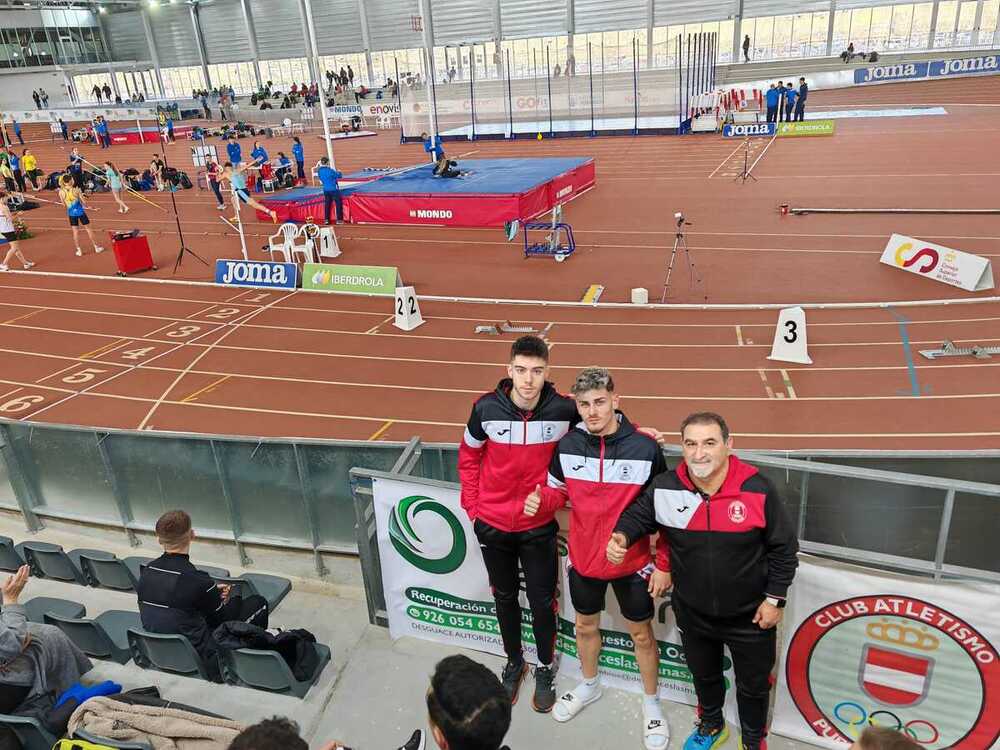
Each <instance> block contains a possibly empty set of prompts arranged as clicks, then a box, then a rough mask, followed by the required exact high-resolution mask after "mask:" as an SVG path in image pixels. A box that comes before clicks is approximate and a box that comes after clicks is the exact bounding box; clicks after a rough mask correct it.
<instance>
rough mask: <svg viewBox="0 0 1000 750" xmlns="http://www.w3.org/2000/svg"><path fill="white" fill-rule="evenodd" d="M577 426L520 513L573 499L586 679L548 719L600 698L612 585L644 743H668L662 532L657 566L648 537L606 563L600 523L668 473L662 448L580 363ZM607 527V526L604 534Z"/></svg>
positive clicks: (572, 547) (575, 581) (573, 569)
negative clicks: (659, 616)
mask: <svg viewBox="0 0 1000 750" xmlns="http://www.w3.org/2000/svg"><path fill="white" fill-rule="evenodd" d="M570 392H571V393H572V394H573V398H574V399H575V401H576V408H577V412H579V415H580V419H581V420H582V423H581V424H580V426H579V427H578V428H577V429H575V430H570V431H569V432H568V433H567V434H566V435H565V436H564V437H563V438H562V440H560V441H559V444H558V446H557V448H556V451H555V453H553V454H552V462H551V463H550V464H549V476H548V483H547V486H546V487H544V488H543V487H540V486H538V487H535V489H534V491H533V492H532V493H531V494H530V495H528V497H527V499H526V500H525V503H524V513H525V515H528V516H534V515H536V514H537V513H538V512H539V511H540V510H545V511H548V510H549V509H559V508H562V507H564V506H565V505H567V504H569V506H570V508H571V513H570V523H569V562H570V566H569V595H570V599H571V600H572V602H573V609H575V610H576V646H577V654H578V656H579V659H580V667H581V670H582V672H583V681H582V682H581V683H580V684H579V685H577V686H576V687H575V688H573V689H572V690H570V691H569V692H568V693H566V694H565V695H563V696H562V697H561V698H560V699H559V700H558V701H557V702H556V704H555V707H554V708H553V709H552V718H554V719H555V720H556V721H559V722H565V721H569V720H570V719H572V718H573V717H575V716H576V715H577V714H578V713H579V712H580V711H582V710H583V709H584V708H585V707H586V706H588V705H590V704H591V703H593V702H594V701H596V700H597V699H598V698H600V697H601V693H602V690H601V683H600V677H599V675H598V672H597V667H598V657H599V656H600V652H601V631H600V625H601V612H603V611H604V603H605V597H606V596H607V591H608V585H609V584H610V585H611V588H612V589H613V590H614V592H615V598H616V599H617V600H618V606H619V609H620V610H621V613H622V617H624V618H625V619H626V620H627V621H628V632H629V635H630V636H631V638H632V643H633V648H634V651H635V660H636V663H637V664H638V666H639V674H640V676H641V679H642V688H643V693H644V696H643V702H642V739H643V745H644V747H646V748H647V750H664V748H666V746H667V743H668V742H669V741H670V731H669V729H668V727H667V722H666V719H665V718H664V716H663V709H662V708H661V707H660V699H659V674H658V671H659V662H660V655H659V651H658V650H657V646H656V636H655V635H653V614H654V606H653V597H654V596H656V597H659V596H663V595H664V593H666V591H667V590H668V589H669V588H670V585H671V581H670V560H669V556H668V555H667V549H666V542H665V539H666V535H665V533H664V532H660V541H659V543H658V544H657V554H656V564H655V565H654V564H653V558H652V556H651V555H650V551H649V544H648V543H644V544H635V545H633V546H632V548H631V549H630V550H629V553H628V555H627V556H626V558H625V560H624V561H623V562H622V563H621V564H617V565H613V564H611V563H609V562H608V561H607V559H606V556H605V554H604V546H605V540H604V538H603V536H602V534H601V532H600V531H599V530H600V529H605V530H606V529H608V528H611V524H613V523H614V522H615V521H616V520H617V519H618V516H619V514H620V513H621V512H622V511H623V510H624V509H625V508H627V507H628V505H629V504H630V503H631V502H632V501H633V500H635V498H636V497H638V495H639V493H640V492H642V491H643V490H644V489H645V488H646V487H648V486H649V484H650V482H651V481H652V479H653V477H655V476H657V475H658V474H661V473H662V472H664V471H666V469H667V464H666V461H665V460H664V459H663V453H662V451H661V450H660V447H659V446H658V445H657V444H656V441H655V440H652V439H651V438H649V437H648V436H646V435H643V434H642V433H640V432H638V431H637V430H636V429H635V425H633V424H632V423H631V422H630V421H629V420H628V419H627V418H626V417H625V415H624V414H622V412H620V411H619V410H618V404H619V397H618V394H617V393H616V392H615V383H614V379H613V378H612V377H611V373H610V372H608V371H607V370H605V369H604V368H603V367H588V368H587V369H585V370H583V371H582V372H581V373H580V374H579V375H578V376H577V378H576V382H575V383H573V387H572V388H570ZM605 533H606V532H605Z"/></svg>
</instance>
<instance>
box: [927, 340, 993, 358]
mask: <svg viewBox="0 0 1000 750" xmlns="http://www.w3.org/2000/svg"><path fill="white" fill-rule="evenodd" d="M920 354H922V355H923V356H924V357H926V358H927V359H940V358H941V357H975V358H976V359H991V358H992V357H993V355H995V354H996V355H1000V346H979V345H978V344H974V345H972V346H967V347H958V346H955V344H953V343H952V342H951V341H945V342H944V343H943V344H941V348H940V349H921V350H920Z"/></svg>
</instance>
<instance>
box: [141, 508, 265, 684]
mask: <svg viewBox="0 0 1000 750" xmlns="http://www.w3.org/2000/svg"><path fill="white" fill-rule="evenodd" d="M156 538H157V540H158V541H159V543H160V546H161V547H163V555H161V556H160V557H158V558H156V559H155V560H153V561H151V562H150V563H149V564H148V565H146V566H144V567H143V568H142V569H141V572H140V574H139V587H138V596H139V616H140V617H141V618H142V627H143V628H145V629H146V630H148V631H150V632H151V633H169V634H179V635H183V636H185V637H186V638H187V639H188V640H189V641H191V645H192V646H194V648H195V650H196V651H197V652H198V653H199V654H200V655H201V657H202V659H203V660H204V661H205V665H206V667H207V668H208V671H209V674H210V676H211V677H212V679H214V680H216V681H218V680H219V679H220V675H219V664H218V658H217V652H218V649H217V647H216V645H215V642H214V641H213V640H212V636H211V631H212V630H214V629H215V628H216V627H217V626H218V625H220V624H222V623H223V622H229V621H231V620H240V621H243V622H249V623H252V624H254V625H258V626H260V627H262V628H266V627H267V618H268V611H267V601H266V600H265V599H264V597H262V596H257V595H254V596H249V597H246V598H243V597H241V596H238V595H236V594H234V593H233V592H232V590H231V588H230V586H228V585H224V584H216V583H215V581H213V580H212V578H211V577H210V576H209V575H208V573H205V572H204V571H201V570H198V569H197V568H196V567H195V566H194V565H192V564H191V560H190V557H189V553H190V551H191V540H192V539H194V530H193V529H192V528H191V516H189V515H188V514H187V513H185V512H184V511H183V510H171V511H168V512H166V513H164V514H163V515H162V516H160V518H159V520H158V521H157V522H156Z"/></svg>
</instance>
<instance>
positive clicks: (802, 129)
mask: <svg viewBox="0 0 1000 750" xmlns="http://www.w3.org/2000/svg"><path fill="white" fill-rule="evenodd" d="M836 126H837V121H836V120H809V121H808V122H779V123H778V137H779V138H789V137H796V136H806V135H833V133H834V130H835V129H836Z"/></svg>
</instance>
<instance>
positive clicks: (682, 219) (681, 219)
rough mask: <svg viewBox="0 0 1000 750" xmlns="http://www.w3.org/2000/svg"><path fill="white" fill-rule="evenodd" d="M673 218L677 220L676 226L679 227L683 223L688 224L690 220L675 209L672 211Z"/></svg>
mask: <svg viewBox="0 0 1000 750" xmlns="http://www.w3.org/2000/svg"><path fill="white" fill-rule="evenodd" d="M674 218H675V219H676V220H677V228H678V229H680V228H681V227H682V226H684V225H685V224H690V223H691V222H690V221H688V220H687V218H686V217H685V216H684V214H683V212H681V211H677V212H676V213H674Z"/></svg>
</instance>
